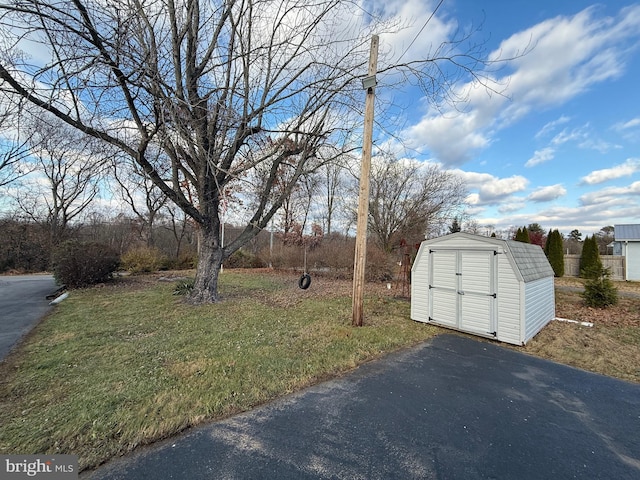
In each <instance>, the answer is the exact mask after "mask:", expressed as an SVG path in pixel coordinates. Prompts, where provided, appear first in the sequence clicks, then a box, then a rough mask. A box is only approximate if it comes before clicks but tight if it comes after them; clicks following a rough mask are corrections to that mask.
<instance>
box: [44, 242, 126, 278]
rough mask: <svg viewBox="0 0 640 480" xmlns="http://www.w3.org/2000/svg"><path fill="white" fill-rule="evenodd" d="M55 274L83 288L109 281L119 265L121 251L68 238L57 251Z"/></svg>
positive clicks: (55, 255) (54, 259) (54, 265)
mask: <svg viewBox="0 0 640 480" xmlns="http://www.w3.org/2000/svg"><path fill="white" fill-rule="evenodd" d="M52 260H53V275H54V277H55V279H56V281H57V282H58V283H59V284H61V285H66V286H67V287H68V288H80V287H87V286H89V285H94V284H96V283H102V282H105V281H107V280H109V279H110V278H111V276H112V274H113V272H115V271H116V269H117V268H118V265H119V263H120V262H119V258H118V254H117V253H116V252H115V251H114V250H113V249H112V248H110V247H109V246H107V245H103V244H101V243H95V242H88V243H83V242H78V241H67V242H64V243H62V244H61V245H60V246H58V248H56V250H55V251H54V253H53V258H52Z"/></svg>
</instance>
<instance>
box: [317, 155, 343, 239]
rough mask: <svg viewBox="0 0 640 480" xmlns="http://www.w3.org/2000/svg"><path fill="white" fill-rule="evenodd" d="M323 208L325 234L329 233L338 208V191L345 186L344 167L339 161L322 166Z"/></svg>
mask: <svg viewBox="0 0 640 480" xmlns="http://www.w3.org/2000/svg"><path fill="white" fill-rule="evenodd" d="M321 174H322V182H321V186H322V189H323V197H322V201H323V206H322V207H323V208H322V210H323V211H324V213H325V215H326V216H325V218H324V219H323V223H324V230H325V234H326V235H331V232H332V227H333V220H334V217H335V214H336V211H337V210H338V208H339V202H340V193H341V192H342V191H343V190H344V188H345V181H344V175H345V167H344V165H342V163H341V162H334V163H328V164H326V165H324V166H323V167H322V171H321Z"/></svg>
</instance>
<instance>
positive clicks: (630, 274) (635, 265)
mask: <svg viewBox="0 0 640 480" xmlns="http://www.w3.org/2000/svg"><path fill="white" fill-rule="evenodd" d="M626 247H627V248H626V257H627V280H632V281H639V280H640V242H629V243H628V244H627V245H626Z"/></svg>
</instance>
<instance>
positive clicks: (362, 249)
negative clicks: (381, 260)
mask: <svg viewBox="0 0 640 480" xmlns="http://www.w3.org/2000/svg"><path fill="white" fill-rule="evenodd" d="M377 64H378V36H377V35H374V36H373V37H371V50H370V53H369V71H368V73H367V77H366V78H365V79H364V80H363V81H362V86H363V87H364V88H365V90H366V91H367V98H366V100H365V106H364V135H363V143H362V167H361V169H360V192H359V196H358V223H357V228H356V253H355V259H354V265H353V296H352V300H353V307H352V315H353V317H352V320H351V324H352V325H353V326H355V327H361V326H362V319H363V312H362V310H363V303H364V270H365V265H366V261H367V221H368V217H369V172H370V170H371V149H372V144H373V106H374V100H375V86H376V72H377Z"/></svg>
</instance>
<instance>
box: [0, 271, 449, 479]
mask: <svg viewBox="0 0 640 480" xmlns="http://www.w3.org/2000/svg"><path fill="white" fill-rule="evenodd" d="M296 281H297V277H296V279H293V280H292V279H290V278H283V277H281V276H277V275H269V274H247V273H242V272H233V271H225V272H224V274H223V275H222V276H221V294H222V296H223V298H224V299H225V300H224V301H223V302H221V303H220V304H217V305H211V306H200V307H193V306H189V305H187V304H185V303H184V302H183V301H182V299H181V298H180V297H176V296H175V295H172V293H173V290H174V288H175V283H169V282H164V283H155V284H146V285H143V286H142V287H139V288H131V285H129V284H125V285H117V284H116V286H113V287H106V288H98V289H87V290H80V291H74V292H72V294H71V295H70V297H69V298H68V299H67V300H65V301H64V302H62V303H61V304H60V305H58V306H57V307H56V310H55V311H54V313H53V314H51V315H50V316H49V317H47V318H46V319H45V320H44V321H43V322H42V323H41V324H40V325H39V326H38V327H37V328H36V329H35V330H34V331H33V332H32V334H31V335H30V336H29V338H28V339H27V341H25V342H24V344H23V345H22V346H21V348H20V349H19V350H18V351H17V352H16V353H15V354H13V355H11V356H10V357H9V358H8V359H7V360H6V361H5V362H3V363H2V364H1V365H0V378H2V380H0V408H1V410H2V412H3V421H2V424H1V425H0V451H2V452H3V453H6V454H9V453H20V454H29V453H34V454H35V453H74V454H77V455H79V457H80V467H81V469H86V468H90V467H94V466H96V465H98V464H100V463H102V462H104V461H106V460H108V459H109V458H111V457H113V456H116V455H121V454H124V453H127V452H129V451H131V450H132V449H134V448H135V447H137V446H139V445H143V444H147V443H150V442H153V441H156V440H158V439H161V438H165V437H168V436H170V435H173V434H175V433H177V432H179V431H181V430H183V429H185V428H187V427H189V426H193V425H197V424H200V423H202V422H204V421H208V420H213V419H217V418H222V417H225V416H228V415H230V414H233V413H236V412H240V411H244V410H247V409H250V408H252V407H254V406H255V405H258V404H261V403H264V402H266V401H269V400H271V399H273V398H276V397H278V396H281V395H284V394H287V393H290V392H293V391H295V390H298V389H300V388H303V387H305V386H308V385H310V384H313V383H316V382H318V381H319V380H322V379H325V378H328V377H331V376H335V375H338V374H340V373H342V372H345V371H347V370H349V369H352V368H354V367H356V366H357V365H358V364H360V363H362V362H364V361H367V360H370V359H373V358H376V357H378V356H380V355H382V354H384V353H386V352H390V351H393V350H396V349H398V348H401V347H404V346H408V345H413V344H416V343H418V342H420V341H422V340H425V339H427V338H429V337H430V336H432V335H434V334H435V332H436V331H437V329H436V328H435V327H430V326H426V325H422V324H418V323H415V322H411V321H408V318H409V303H408V302H407V301H406V300H397V299H394V298H391V297H384V296H381V295H375V294H374V295H370V296H368V297H367V298H366V304H365V312H366V320H365V321H366V323H367V325H366V326H364V327H362V328H352V327H351V326H350V321H351V300H350V296H349V294H348V293H345V292H337V291H335V292H334V291H331V288H330V287H327V289H324V293H323V294H314V293H313V289H310V290H309V291H305V292H301V291H298V290H297V288H295V285H296ZM314 283H315V284H316V285H314V286H317V285H318V284H321V283H322V281H318V280H317V279H314ZM327 291H328V292H329V293H327ZM347 292H348V290H347Z"/></svg>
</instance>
